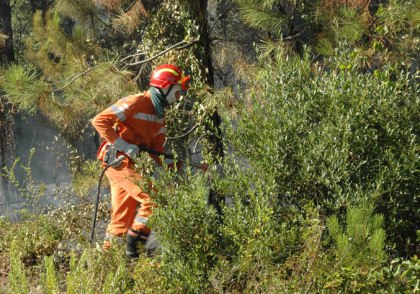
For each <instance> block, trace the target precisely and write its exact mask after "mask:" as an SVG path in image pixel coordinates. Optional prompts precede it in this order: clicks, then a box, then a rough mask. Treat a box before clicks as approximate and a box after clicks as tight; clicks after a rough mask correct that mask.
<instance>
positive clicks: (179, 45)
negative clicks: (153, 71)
mask: <svg viewBox="0 0 420 294" xmlns="http://www.w3.org/2000/svg"><path fill="white" fill-rule="evenodd" d="M197 42H198V40H193V41H191V42H189V43H186V44H185V41H181V42H179V43H176V44H175V45H173V46H171V47H169V48H167V49H165V50H163V51H162V52H159V53H158V54H156V55H155V56H152V57H150V58H148V59H145V60H142V61H138V62H133V63H129V64H127V65H128V66H134V65H141V64H145V63H148V62H150V61H152V60H154V59H156V58H158V57H159V56H162V55H163V54H165V53H168V52H169V51H172V50H175V49H176V50H182V49H185V48H188V47H191V46H192V45H194V44H195V43H197Z"/></svg>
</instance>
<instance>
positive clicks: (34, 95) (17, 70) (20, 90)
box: [0, 65, 48, 114]
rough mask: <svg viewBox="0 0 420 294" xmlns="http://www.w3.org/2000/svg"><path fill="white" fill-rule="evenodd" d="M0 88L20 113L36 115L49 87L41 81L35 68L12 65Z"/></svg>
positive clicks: (5, 73)
mask: <svg viewBox="0 0 420 294" xmlns="http://www.w3.org/2000/svg"><path fill="white" fill-rule="evenodd" d="M0 87H1V88H2V89H4V91H5V92H6V93H7V97H8V98H9V100H10V102H11V103H13V104H14V105H15V106H16V107H18V108H19V110H20V111H24V112H28V113H30V114H32V113H34V112H35V111H36V109H37V105H38V103H39V101H40V100H42V99H45V95H46V94H47V91H48V85H47V83H45V82H44V81H43V80H41V79H39V77H38V74H37V73H36V71H35V69H34V68H25V67H23V66H20V65H12V66H10V67H9V68H8V69H6V70H5V71H4V77H3V79H2V80H0Z"/></svg>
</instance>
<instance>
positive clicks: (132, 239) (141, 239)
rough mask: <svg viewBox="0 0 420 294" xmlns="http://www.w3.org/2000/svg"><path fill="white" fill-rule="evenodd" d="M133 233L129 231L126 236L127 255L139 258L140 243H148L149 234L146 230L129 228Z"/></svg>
mask: <svg viewBox="0 0 420 294" xmlns="http://www.w3.org/2000/svg"><path fill="white" fill-rule="evenodd" d="M129 231H131V233H132V234H129V233H127V236H126V239H125V240H126V242H127V243H126V246H125V255H126V256H127V257H128V258H130V259H134V258H139V245H140V243H143V244H144V243H146V241H147V237H148V235H146V234H145V233H144V232H140V231H136V230H133V229H131V228H130V229H129Z"/></svg>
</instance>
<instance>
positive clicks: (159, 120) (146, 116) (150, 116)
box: [133, 112, 164, 123]
mask: <svg viewBox="0 0 420 294" xmlns="http://www.w3.org/2000/svg"><path fill="white" fill-rule="evenodd" d="M133 117H134V118H136V119H141V120H146V121H151V122H156V123H163V120H164V119H163V118H160V117H158V116H157V115H155V114H149V113H142V112H137V113H136V114H135V115H134V116H133Z"/></svg>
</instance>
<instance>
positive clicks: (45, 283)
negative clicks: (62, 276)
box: [41, 256, 60, 294]
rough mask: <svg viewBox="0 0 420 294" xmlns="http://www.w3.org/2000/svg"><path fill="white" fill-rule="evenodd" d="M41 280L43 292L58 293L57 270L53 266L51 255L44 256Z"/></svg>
mask: <svg viewBox="0 0 420 294" xmlns="http://www.w3.org/2000/svg"><path fill="white" fill-rule="evenodd" d="M41 281H42V289H43V291H44V293H48V294H56V293H60V292H59V287H58V277H57V272H56V270H55V266H54V258H53V257H52V256H46V257H45V258H44V272H43V275H42V280H41Z"/></svg>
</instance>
